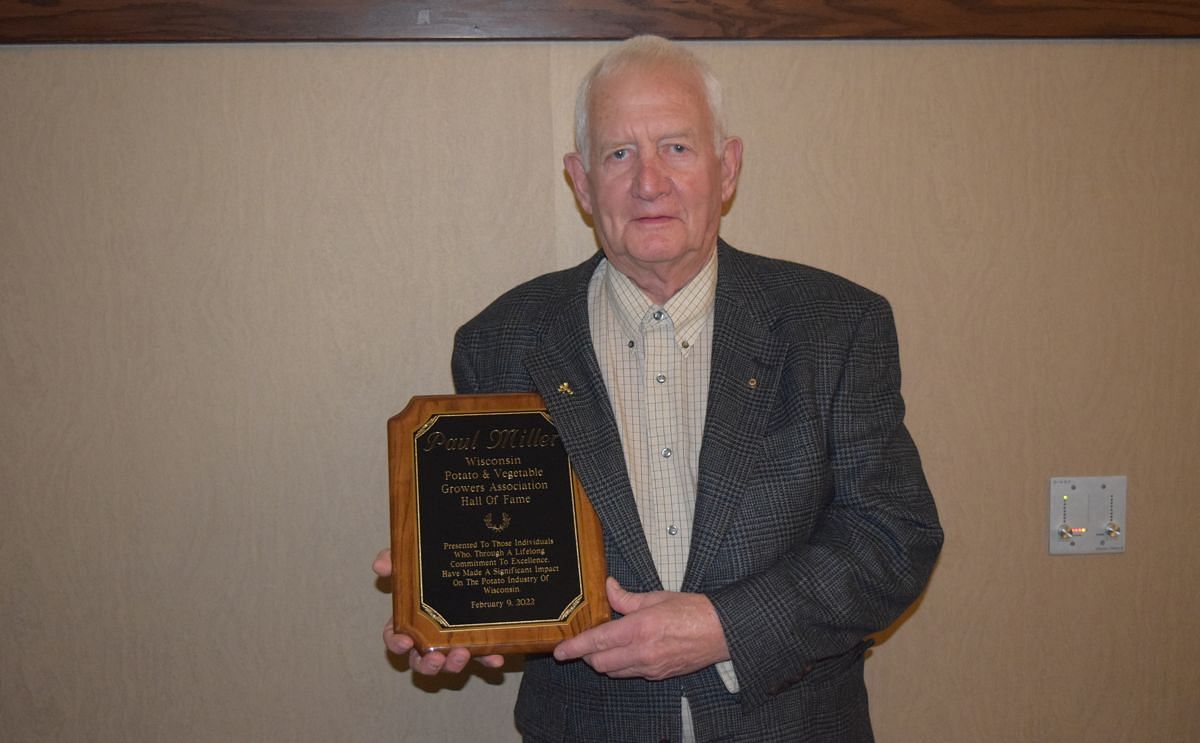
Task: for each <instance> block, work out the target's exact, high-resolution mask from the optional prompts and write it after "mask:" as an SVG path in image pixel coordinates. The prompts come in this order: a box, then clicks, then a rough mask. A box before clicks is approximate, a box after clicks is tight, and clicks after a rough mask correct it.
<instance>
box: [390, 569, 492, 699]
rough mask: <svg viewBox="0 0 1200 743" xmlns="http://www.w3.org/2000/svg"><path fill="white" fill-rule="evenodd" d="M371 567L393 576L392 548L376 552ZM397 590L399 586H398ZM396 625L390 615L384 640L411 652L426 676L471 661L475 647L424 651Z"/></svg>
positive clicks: (412, 662) (485, 659) (485, 660)
mask: <svg viewBox="0 0 1200 743" xmlns="http://www.w3.org/2000/svg"><path fill="white" fill-rule="evenodd" d="M371 568H372V569H373V570H374V571H375V574H376V575H378V576H379V577H380V578H388V577H390V576H391V574H392V551H391V550H390V549H385V550H380V552H379V554H378V555H376V556H375V563H374V564H373V565H372V566H371ZM393 590H395V589H394V587H393ZM392 625H393V622H392V620H390V619H389V620H388V623H387V624H386V625H384V627H383V644H384V645H386V646H387V649H388V650H389V651H391V652H393V653H395V654H396V655H404V654H405V653H408V664H409V666H411V667H412V669H413V670H414V671H416V672H417V673H422V674H425V675H426V676H433V675H435V674H438V673H441V672H443V671H444V672H446V673H459V672H460V671H462V670H463V669H464V668H466V667H467V663H468V662H470V660H471V651H470V650H467V649H466V648H450V652H448V653H441V652H438V651H437V650H434V651H432V652H429V653H426V654H424V655H421V653H420V652H419V651H417V649H416V648H415V647H413V639H412V638H411V637H409V636H408V635H404V634H399V633H397V632H396V631H395V629H393V626H392ZM475 660H476V661H478V662H479V663H480V664H481V665H484V666H486V667H488V668H500V667H501V666H503V665H504V656H503V655H481V656H479V657H478V658H476V659H475Z"/></svg>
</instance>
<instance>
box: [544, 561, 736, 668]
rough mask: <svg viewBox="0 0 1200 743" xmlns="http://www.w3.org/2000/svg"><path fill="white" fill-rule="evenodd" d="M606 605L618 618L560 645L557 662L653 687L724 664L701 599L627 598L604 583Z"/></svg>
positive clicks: (665, 594) (718, 636)
mask: <svg viewBox="0 0 1200 743" xmlns="http://www.w3.org/2000/svg"><path fill="white" fill-rule="evenodd" d="M605 590H606V592H607V593H608V603H609V605H611V606H612V608H613V610H614V611H616V612H617V613H619V614H623V615H624V616H622V617H621V618H620V619H615V620H613V621H611V622H606V623H604V624H601V625H599V626H597V627H593V628H591V629H589V630H585V631H584V632H581V633H579V634H578V635H576V636H575V637H572V638H571V639H569V640H564V641H562V642H561V643H559V644H558V647H556V648H554V657H555V658H556V659H557V660H560V661H564V660H573V659H575V658H582V659H583V661H584V662H585V663H587V664H588V665H589V666H591V667H592V668H594V669H595V670H597V671H599V672H600V673H603V674H605V675H608V676H611V677H613V678H644V679H649V680H651V681H658V680H661V679H665V678H671V677H672V676H682V675H684V674H686V673H691V672H693V671H698V670H700V669H701V668H704V667H706V666H711V665H713V664H714V663H719V662H721V661H724V660H729V648H728V647H727V646H726V644H725V633H724V632H723V631H722V630H721V622H720V620H719V619H717V612H716V610H715V609H713V605H712V602H711V601H709V600H708V597H707V596H705V595H704V594H701V593H679V592H675V591H652V592H650V593H630V592H629V591H626V590H625V589H624V588H621V585H620V584H619V583H617V581H616V579H615V578H609V579H608V581H607V583H606V584H605Z"/></svg>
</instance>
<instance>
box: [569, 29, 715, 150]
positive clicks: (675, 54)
mask: <svg viewBox="0 0 1200 743" xmlns="http://www.w3.org/2000/svg"><path fill="white" fill-rule="evenodd" d="M651 67H675V68H676V69H680V70H683V71H686V72H691V73H692V74H694V75H696V77H697V78H699V80H700V82H701V83H703V87H704V98H705V102H706V103H707V104H708V111H709V114H710V115H711V116H712V125H713V149H714V150H715V151H716V152H717V154H718V155H720V152H721V143H722V142H724V141H725V108H724V100H723V98H722V95H721V82H720V81H719V80H717V76H716V75H714V74H713V72H712V70H711V69H709V67H708V65H706V64H705V63H704V61H703V60H701V59H700V58H699V57H697V56H696V55H695V54H692V52H691V51H690V50H688V49H687V48H686V47H684V46H682V45H680V44H676V43H675V42H672V41H668V40H666V39H664V38H662V37H661V36H649V35H646V36H634V37H633V38H631V39H626V40H625V41H623V42H621V43H620V44H618V45H617V46H615V47H613V48H612V49H611V50H610V51H609V52H608V54H605V55H604V56H603V57H601V58H600V61H599V62H597V63H596V66H595V67H592V69H591V71H589V72H588V74H587V75H585V76H584V78H583V81H582V82H580V83H579V93H578V95H576V97H575V149H576V150H578V151H579V154H580V155H581V156H582V158H583V167H584V169H585V170H587V169H589V168H590V167H591V161H590V157H591V141H590V139H591V137H590V136H589V132H588V113H589V111H590V109H591V104H592V91H593V90H594V89H595V87H596V82H597V81H599V80H603V79H604V78H607V77H609V76H611V75H614V74H617V73H620V72H625V71H627V70H632V69H643V70H644V69H648V68H651Z"/></svg>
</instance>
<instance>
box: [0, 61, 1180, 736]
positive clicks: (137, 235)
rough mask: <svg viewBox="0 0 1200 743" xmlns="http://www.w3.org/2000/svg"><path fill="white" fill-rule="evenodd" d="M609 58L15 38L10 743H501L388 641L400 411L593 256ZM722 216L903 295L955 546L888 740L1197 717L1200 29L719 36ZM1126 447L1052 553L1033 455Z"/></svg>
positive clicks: (879, 667) (6, 433) (469, 696)
mask: <svg viewBox="0 0 1200 743" xmlns="http://www.w3.org/2000/svg"><path fill="white" fill-rule="evenodd" d="M601 48H602V45H598V44H590V43H577V44H540V43H528V44H511V43H506V44H410V45H404V44H400V45H386V44H379V45H336V46H333V45H331V46H323V45H288V46H263V45H247V46H220V45H201V46H141V47H74V48H72V47H57V48H55V47H46V48H0V385H2V387H0V391H2V406H0V437H2V440H3V441H2V446H0V488H2V489H3V492H2V494H0V496H2V497H0V628H2V629H0V737H2V738H4V739H5V740H22V741H24V740H39V741H41V740H72V741H74V740H96V741H125V740H139V741H141V740H145V741H150V740H197V741H226V740H245V741H294V740H305V741H340V740H347V741H349V740H355V741H378V740H413V741H417V740H420V741H451V740H470V741H493V740H496V741H504V740H514V739H515V738H516V735H515V733H514V732H513V731H512V725H511V716H510V707H511V703H512V700H513V698H514V695H515V691H516V687H517V681H518V678H517V675H516V674H515V673H509V674H494V675H487V674H485V675H481V676H474V677H471V678H468V679H466V680H465V681H462V680H460V681H458V682H456V683H451V684H447V685H446V686H445V687H440V686H438V685H436V684H434V685H431V684H428V683H423V682H414V681H413V680H412V679H411V677H410V676H409V675H408V674H407V673H399V672H397V671H396V670H395V669H394V668H393V667H392V666H391V665H389V661H388V659H387V658H386V657H385V654H384V652H383V649H382V646H381V643H380V641H379V630H380V628H381V626H382V624H383V621H384V618H385V616H386V614H387V613H388V606H389V604H388V599H387V597H386V596H385V594H383V593H382V592H381V591H380V590H379V589H378V588H377V587H376V586H375V582H374V580H373V576H372V574H371V572H370V569H369V564H370V561H371V558H372V557H373V555H374V554H375V551H376V550H377V549H378V548H379V547H381V546H383V545H384V544H385V543H386V540H387V524H386V501H387V483H386V467H385V441H384V438H385V437H384V423H385V421H386V419H387V417H388V416H389V415H391V414H392V413H394V412H396V411H398V410H399V409H400V408H401V407H402V406H403V405H404V403H405V402H406V401H407V399H408V397H409V396H411V395H413V394H417V393H427V392H437V391H447V390H449V388H450V379H449V370H448V366H449V364H448V357H449V344H450V338H451V334H452V332H453V330H454V328H455V327H457V326H458V325H459V324H460V323H461V322H463V321H464V320H466V319H467V318H468V317H470V316H471V315H472V314H474V313H475V312H476V311H477V310H478V309H480V308H481V307H482V306H483V305H484V304H485V303H486V302H487V301H489V300H490V299H491V298H492V297H494V296H495V295H496V294H498V293H499V292H500V291H502V290H503V289H506V288H508V287H509V286H511V285H513V284H515V283H516V282H518V281H519V280H521V279H523V278H525V277H528V276H531V275H533V274H535V273H539V272H542V271H545V270H548V269H552V268H556V267H561V266H566V265H569V264H572V263H574V262H576V261H578V260H581V259H582V258H583V257H585V256H586V255H587V254H588V252H589V251H590V250H591V249H592V242H591V236H590V234H589V233H588V231H587V229H586V227H585V225H584V224H583V222H582V220H581V219H580V217H579V215H578V213H577V212H576V210H575V208H574V204H573V201H572V198H571V196H570V193H569V191H568V189H567V187H566V185H565V181H564V178H563V176H562V170H561V161H560V156H561V154H562V152H563V151H564V150H565V149H567V148H568V145H569V142H570V136H571V134H570V129H571V125H570V108H571V97H572V90H573V87H574V84H575V81H576V80H577V79H578V77H579V75H580V74H581V73H582V72H583V71H584V69H585V68H586V66H587V65H588V64H589V63H590V62H591V61H592V60H593V59H594V58H595V57H596V56H597V54H598V53H599V51H600V50H601ZM698 48H699V49H700V51H701V52H702V54H703V55H704V56H706V57H707V58H708V59H710V60H711V61H712V63H713V64H714V66H715V67H716V68H717V70H718V72H719V73H720V74H721V75H722V77H723V78H725V80H726V82H727V85H728V86H729V89H730V93H729V98H730V102H731V105H732V109H733V110H732V121H733V125H734V129H735V130H736V131H737V132H738V133H740V134H742V135H743V136H744V138H745V140H746V142H747V155H746V167H745V173H744V177H743V180H742V185H741V189H740V192H739V195H738V197H737V200H736V203H735V204H734V206H733V209H732V212H731V214H730V215H729V217H728V219H727V222H726V225H725V230H724V233H725V235H726V237H727V238H728V239H730V240H731V241H732V242H733V243H734V244H735V245H738V246H741V247H743V248H747V249H750V250H754V251H757V252H761V253H767V254H771V255H776V256H784V257H788V258H793V259H796V260H800V261H804V262H808V263H811V264H815V265H817V266H821V267H824V268H829V269H832V270H835V271H838V272H841V273H843V274H845V275H848V276H850V277H851V278H854V279H855V280H857V281H859V282H860V283H864V284H866V285H868V286H871V287H873V288H875V289H877V290H879V291H881V292H883V293H885V294H886V295H887V296H889V297H890V298H891V299H892V301H893V304H894V306H895V310H896V315H897V319H898V323H899V330H900V335H901V342H902V351H903V355H904V361H905V371H906V376H905V392H906V396H907V399H908V402H909V409H910V415H909V421H910V425H911V428H912V430H913V432H914V435H915V437H916V439H917V441H918V443H919V444H920V445H921V447H922V451H923V454H924V457H925V461H926V465H927V470H928V474H929V479H930V481H931V483H932V485H933V487H934V489H935V492H936V495H937V497H938V503H939V506H940V508H941V512H942V515H943V518H944V522H945V525H946V529H947V533H948V541H947V544H946V549H945V552H944V554H943V558H942V561H941V564H940V566H939V568H938V570H937V572H936V574H935V575H934V579H933V582H932V584H931V586H930V588H929V590H928V592H927V595H926V596H925V598H924V601H923V603H922V604H921V605H920V606H919V608H918V610H917V611H916V612H915V613H913V614H912V615H911V617H910V619H909V620H908V621H907V622H905V623H903V624H902V625H900V626H899V627H898V628H897V629H896V631H895V632H894V633H893V634H891V635H890V637H889V638H888V639H887V641H886V642H884V643H883V644H882V645H881V646H880V647H879V648H878V649H877V650H876V651H875V652H874V654H873V657H872V658H871V660H870V662H869V663H868V676H869V684H870V688H871V694H872V698H873V704H874V716H875V721H876V727H877V729H878V737H879V740H880V741H881V743H905V742H909V741H913V742H920V741H996V742H997V743H999V742H1001V741H1003V742H1006V743H1007V742H1009V741H1050V740H1057V739H1067V738H1071V739H1081V740H1082V739H1086V740H1088V741H1093V742H1103V741H1183V740H1197V739H1200V704H1198V701H1200V700H1198V699H1197V689H1200V670H1198V669H1200V636H1198V633H1197V630H1196V626H1197V625H1196V617H1197V616H1198V615H1200V591H1198V590H1197V587H1196V586H1197V568H1198V567H1200V546H1198V545H1200V540H1197V539H1196V538H1195V536H1194V534H1195V531H1196V525H1197V524H1198V523H1200V498H1197V497H1196V486H1197V482H1200V457H1197V456H1196V450H1197V444H1198V443H1200V385H1198V384H1197V382H1198V378H1200V373H1198V372H1200V322H1197V318H1198V317H1200V292H1198V290H1197V283H1198V280H1200V250H1198V249H1200V208H1197V202H1198V201H1200V123H1197V122H1200V44H1197V43H1196V42H1125V43H1115V42H1075V43H957V42H948V43H757V44H704V45H701V46H700V47H698ZM1098 474H1125V475H1128V476H1129V523H1128V532H1127V533H1128V538H1129V541H1128V545H1129V547H1128V551H1127V552H1126V553H1125V554H1124V555H1121V556H1109V557H1068V558H1053V559H1052V558H1050V557H1048V556H1047V554H1046V544H1045V541H1046V540H1045V536H1044V530H1045V523H1044V522H1045V518H1046V517H1045V510H1046V507H1045V500H1046V489H1047V480H1048V478H1049V477H1051V476H1055V475H1098Z"/></svg>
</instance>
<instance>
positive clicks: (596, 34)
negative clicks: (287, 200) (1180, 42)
mask: <svg viewBox="0 0 1200 743" xmlns="http://www.w3.org/2000/svg"><path fill="white" fill-rule="evenodd" d="M638 33H656V34H660V35H663V36H667V37H671V38H676V39H743V40H754V39H763V40H766V39H809V40H818V39H1050V38H1058V39H1064V38H1076V39H1079V38H1195V37H1200V2H1196V1H1195V0H1161V1H1150V2H1132V1H1131V0H1058V1H1057V2H1054V3H1047V2H1044V0H861V1H860V2H855V3H843V2H836V1H834V0H714V2H711V3H706V4H704V5H700V4H692V3H686V4H685V3H677V2H669V1H666V0H651V1H646V0H559V1H558V2H555V1H554V0H540V1H538V2H533V1H529V2H506V3H498V2H494V0H491V1H489V0H445V1H442V0H439V1H438V2H431V0H423V1H421V2H414V1H413V0H189V1H187V2H184V1H182V0H147V1H145V2H134V1H133V0H12V1H10V2H6V3H4V4H3V5H0V44H38V43H86V44H94V43H130V42H152V43H161V42H251V41H265V42H286V41H413V40H439V39H440V40H459V41H463V40H479V41H483V40H493V41H495V40H522V39H524V40H531V39H532V40H584V39H622V38H626V37H628V36H632V35H634V34H638Z"/></svg>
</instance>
